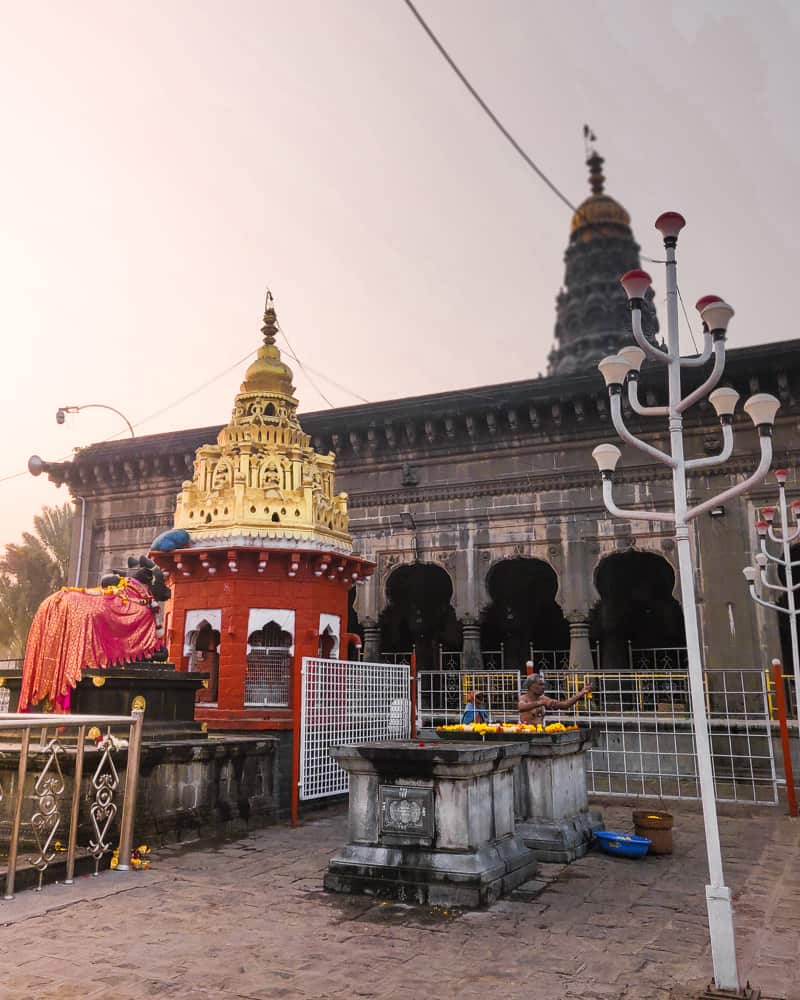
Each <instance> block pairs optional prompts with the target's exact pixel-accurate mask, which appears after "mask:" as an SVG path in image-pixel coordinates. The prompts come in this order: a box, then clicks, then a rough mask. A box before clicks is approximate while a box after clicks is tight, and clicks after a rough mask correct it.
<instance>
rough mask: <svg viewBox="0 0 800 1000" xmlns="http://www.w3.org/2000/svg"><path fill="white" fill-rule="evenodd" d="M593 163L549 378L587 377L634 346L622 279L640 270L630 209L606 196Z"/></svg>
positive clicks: (568, 259)
mask: <svg viewBox="0 0 800 1000" xmlns="http://www.w3.org/2000/svg"><path fill="white" fill-rule="evenodd" d="M587 162H588V166H589V179H590V185H591V188H592V194H591V195H590V196H589V197H588V198H587V199H586V201H584V202H583V203H582V204H581V205H579V206H578V210H577V212H576V213H575V215H574V217H573V219H572V232H571V234H570V240H569V245H568V247H567V251H566V253H565V255H564V263H565V272H564V287H563V288H562V289H561V291H560V292H559V293H558V296H557V297H556V328H555V338H556V346H555V347H554V348H553V350H552V352H551V353H550V356H549V358H548V362H549V364H548V369H547V371H548V374H550V375H571V374H574V373H576V372H585V371H588V370H589V369H590V368H592V367H593V366H594V365H596V364H597V362H598V361H600V360H601V359H602V358H604V357H605V356H606V355H607V354H616V352H617V351H618V350H619V349H620V348H621V347H624V346H625V345H626V344H628V343H629V342H630V311H629V309H628V298H627V296H626V294H625V292H624V291H623V289H622V287H621V286H620V283H619V279H620V275H622V274H625V273H626V272H627V271H632V270H634V269H635V268H639V267H641V262H640V260H639V244H638V243H637V242H636V241H635V240H634V238H633V232H632V231H631V227H630V217H629V216H628V213H627V212H626V211H625V209H624V208H623V207H622V206H621V205H620V204H619V203H618V202H616V201H615V200H614V199H613V198H611V197H609V195H607V194H605V193H604V181H605V178H604V177H603V173H602V166H603V158H602V157H601V156H598V154H597V153H593V154H592V155H591V156H590V157H589V160H588V161H587ZM653 298H654V293H653V289H652V288H650V289H648V291H647V295H646V298H645V306H644V310H643V315H642V325H643V328H644V332H645V334H646V335H647V336H648V337H649V338H651V339H654V337H655V334H656V333H657V332H658V320H657V319H656V310H655V305H654V304H653Z"/></svg>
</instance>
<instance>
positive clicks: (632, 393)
mask: <svg viewBox="0 0 800 1000" xmlns="http://www.w3.org/2000/svg"><path fill="white" fill-rule="evenodd" d="M628 402H629V403H630V404H631V409H632V410H633V412H634V413H638V414H639V416H640V417H668V416H669V407H668V406H642V404H641V403H640V402H639V379H638V378H631V377H630V376H628Z"/></svg>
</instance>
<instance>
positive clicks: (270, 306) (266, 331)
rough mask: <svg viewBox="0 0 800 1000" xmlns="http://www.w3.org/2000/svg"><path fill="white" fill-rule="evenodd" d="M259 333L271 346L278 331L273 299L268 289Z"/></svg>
mask: <svg viewBox="0 0 800 1000" xmlns="http://www.w3.org/2000/svg"><path fill="white" fill-rule="evenodd" d="M261 333H262V334H263V335H264V343H265V345H266V346H267V347H271V346H272V345H273V344H274V343H275V337H276V336H277V333H278V319H277V316H276V315H275V301H274V299H273V298H272V292H271V291H270V290H269V289H267V297H266V300H265V302H264V325H263V326H262V327H261Z"/></svg>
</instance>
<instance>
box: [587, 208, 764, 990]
mask: <svg viewBox="0 0 800 1000" xmlns="http://www.w3.org/2000/svg"><path fill="white" fill-rule="evenodd" d="M685 225H686V221H685V220H684V218H683V217H682V216H681V215H679V214H678V213H677V212H665V213H664V214H663V215H661V216H659V218H658V219H657V220H656V229H658V230H659V232H660V233H661V235H662V236H663V237H664V247H665V248H666V258H667V259H666V269H667V275H666V277H667V349H666V350H661V349H659V348H657V347H655V346H654V345H653V344H651V343H650V342H649V341H648V340H647V338H646V337H645V335H644V331H643V329H642V305H643V299H644V295H645V292H646V291H647V289H648V288H649V287H650V283H651V279H650V275H648V274H646V273H645V272H644V271H638V270H637V271H629V272H628V273H627V274H625V275H623V277H622V279H621V282H622V286H623V288H624V289H625V291H626V293H627V295H628V298H629V300H630V308H631V321H632V327H633V337H634V340H635V341H636V344H637V345H638V346H631V347H626V348H624V349H623V350H622V351H620V352H619V354H617V355H613V356H611V357H608V358H604V359H603V360H602V361H601V362H600V364H599V365H598V367H599V369H600V372H601V374H602V376H603V378H604V379H605V382H606V386H607V387H608V393H609V404H610V410H611V419H612V422H613V424H614V428H615V430H616V431H617V433H618V434H619V436H620V437H621V438H622V439H623V441H625V442H627V443H628V444H630V445H632V446H633V447H634V448H638V449H639V450H640V451H643V452H645V453H646V454H647V455H650V456H651V457H652V458H655V459H656V460H657V461H659V462H662V463H663V464H664V465H668V466H669V467H670V468H671V469H672V493H673V510H672V511H664V512H661V511H648V510H622V509H621V508H619V507H618V506H617V505H616V504H615V503H614V498H613V481H612V477H613V472H614V469H615V467H616V465H617V462H618V461H619V458H620V450H619V448H616V447H615V446H614V445H611V444H601V445H599V446H598V447H597V448H595V450H594V452H593V453H592V455H593V458H594V459H595V461H596V463H597V465H598V467H599V469H600V473H601V475H602V477H603V500H604V502H605V505H606V508H607V509H608V511H609V512H610V513H611V514H614V515H616V516H617V517H624V518H628V519H629V520H648V521H666V522H669V523H671V524H674V526H675V542H676V550H677V558H678V570H679V574H680V584H681V598H682V604H683V614H684V620H685V625H686V651H687V656H688V662H689V687H690V691H691V700H692V722H693V729H694V737H695V744H696V747H697V770H698V777H699V783H700V797H701V800H702V805H703V823H704V826H705V837H706V850H707V853H708V871H709V885H707V886H706V905H707V907H708V925H709V931H710V936H711V954H712V960H713V965H714V987H713V990H715V991H721V992H719V993H718V994H717V995H721V996H746V995H747V994H745V993H743V992H742V991H741V989H740V985H739V974H738V971H737V967H736V940H735V935H734V929H733V910H732V907H731V894H730V890H729V889H728V888H727V887H726V886H725V882H724V877H723V871H722V851H721V848H720V840H719V825H718V822H717V809H716V796H715V789H714V774H713V769H712V762H711V744H710V740H709V734H708V716H707V714H706V703H705V692H704V687H703V661H702V654H701V650H700V632H699V626H698V620H697V605H696V603H695V588H694V573H693V569H692V557H691V547H690V544H689V522H690V521H692V520H693V519H694V518H696V517H698V516H699V515H700V514H703V513H705V512H706V511H708V510H710V509H711V508H712V507H716V506H719V505H720V504H721V503H725V502H726V501H727V500H731V499H733V498H734V497H736V496H739V495H740V494H741V493H744V492H745V490H747V489H749V488H750V487H751V486H754V485H755V484H756V483H758V482H760V481H761V480H762V479H763V478H764V477H765V476H766V474H767V472H768V471H769V467H770V464H771V462H772V425H773V423H774V421H775V414H776V412H777V410H778V407H779V406H780V403H779V402H778V400H777V399H776V398H775V397H774V396H770V395H768V394H766V393H758V394H757V395H755V396H751V397H750V399H748V401H747V402H746V403H745V405H744V409H745V412H746V413H747V415H748V416H749V417H750V419H751V420H752V421H753V423H754V424H755V425H756V427H757V429H758V434H759V443H760V447H761V461H760V462H759V465H758V468H757V469H756V471H755V472H754V473H753V474H752V475H751V476H750V477H749V478H748V479H745V480H744V481H743V482H741V483H738V484H737V485H735V486H732V487H730V488H729V489H727V490H724V491H723V492H722V493H720V494H719V495H718V496H716V497H714V498H713V499H711V500H705V501H703V502H702V503H700V504H697V505H696V506H694V507H690V506H689V499H688V487H687V473H688V472H689V471H690V470H694V469H701V468H710V467H712V466H717V465H721V464H722V463H724V462H726V461H727V460H728V458H730V456H731V454H732V452H733V411H734V408H735V406H736V401H737V399H738V398H739V397H738V393H737V392H736V391H735V390H733V389H728V388H720V389H715V387H716V385H717V384H718V382H719V380H720V378H721V377H722V373H723V370H724V368H725V334H726V330H727V327H728V322H729V321H730V318H731V316H733V309H732V308H731V307H730V306H729V305H728V304H727V303H725V302H723V301H722V299H720V298H719V297H718V296H715V295H707V296H705V297H704V298H702V299H701V300H700V301H699V302H698V303H697V308H698V309H699V310H700V315H701V316H702V319H703V336H704V344H703V352H702V354H700V355H698V356H697V357H688V358H681V356H680V345H679V340H678V281H677V265H676V259H675V248H676V245H677V242H678V233H679V232H680V231H681V229H683V227H684V226H685ZM712 356H713V359H714V365H713V369H712V371H711V373H710V374H709V375H708V377H707V378H706V380H705V381H704V382H703V383H702V385H700V386H699V387H698V388H697V389H695V390H694V391H692V392H690V393H689V394H688V395H687V396H682V394H681V368H695V367H699V366H701V365H704V364H705V363H706V362H707V361H709V360H710V359H711V358H712ZM645 358H648V359H649V360H651V361H655V362H657V363H659V364H663V365H665V366H666V370H667V379H668V388H669V403H668V405H667V406H642V404H641V403H640V401H639V396H638V378H639V368H640V367H641V365H642V362H643V361H644V360H645ZM626 379H627V394H628V401H629V403H630V405H631V408H632V409H633V411H634V412H635V413H638V414H640V415H641V416H649V417H667V418H668V421H669V437H670V451H669V453H667V452H664V451H661V450H660V449H659V448H656V447H654V446H653V445H650V444H648V443H647V442H645V441H641V440H640V439H639V438H637V437H635V436H634V435H633V434H631V432H630V431H629V430H628V428H627V427H626V426H625V424H624V422H623V418H622V389H623V383H625V381H626ZM712 390H713V391H712ZM706 396H707V397H708V400H709V402H710V403H711V405H712V406H713V407H714V409H715V410H716V413H717V416H718V417H719V419H720V423H721V424H722V442H723V443H722V450H721V451H720V453H719V454H718V455H712V456H709V457H706V458H689V459H687V458H686V457H685V455H684V440H683V414H684V413H685V411H686V410H688V409H689V407H690V406H693V405H694V404H695V403H697V402H699V401H700V400H701V399H704V398H705V397H706Z"/></svg>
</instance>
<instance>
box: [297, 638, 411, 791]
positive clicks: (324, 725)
mask: <svg viewBox="0 0 800 1000" xmlns="http://www.w3.org/2000/svg"><path fill="white" fill-rule="evenodd" d="M300 704H301V717H300V798H301V799H317V798H321V797H323V796H325V795H339V794H341V793H343V792H346V791H347V788H348V778H347V772H346V771H343V770H342V768H340V767H339V765H338V764H337V763H336V762H335V761H334V760H333V758H332V757H331V756H330V754H329V753H328V750H329V748H330V747H334V746H343V745H352V744H356V743H368V742H371V741H373V740H400V739H409V738H410V737H411V667H410V665H409V664H407V663H364V662H361V661H352V660H323V659H319V658H317V657H311V656H304V657H303V667H302V700H301V703H300Z"/></svg>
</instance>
